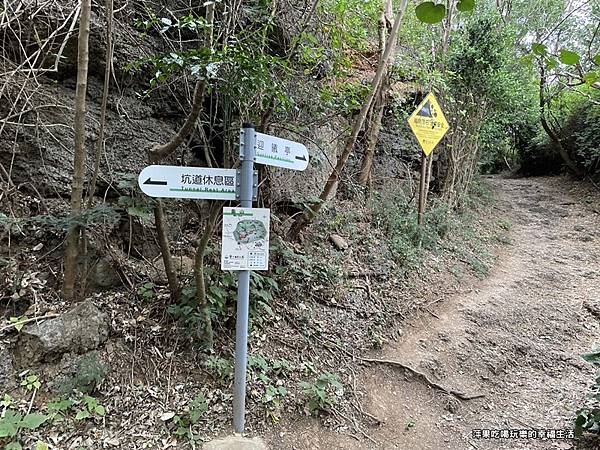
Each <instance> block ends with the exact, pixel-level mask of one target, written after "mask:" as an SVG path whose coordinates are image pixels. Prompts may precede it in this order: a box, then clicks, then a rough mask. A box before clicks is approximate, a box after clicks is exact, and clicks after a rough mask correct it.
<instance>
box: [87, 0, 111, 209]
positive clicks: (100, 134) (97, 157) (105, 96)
mask: <svg viewBox="0 0 600 450" xmlns="http://www.w3.org/2000/svg"><path fill="white" fill-rule="evenodd" d="M105 8H106V55H105V58H104V64H105V68H104V87H103V92H102V104H101V106H100V130H99V132H98V142H97V143H96V154H95V158H94V174H93V176H92V181H91V183H90V187H89V189H88V195H87V207H88V208H90V207H91V205H92V198H93V196H94V193H95V191H96V183H97V182H98V172H99V171H100V159H101V158H102V153H103V150H104V128H105V126H106V107H107V105H108V91H109V89H110V76H111V66H112V58H113V43H112V35H113V25H112V24H113V0H106V3H105Z"/></svg>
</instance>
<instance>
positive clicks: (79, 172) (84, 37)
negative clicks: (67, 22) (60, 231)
mask: <svg viewBox="0 0 600 450" xmlns="http://www.w3.org/2000/svg"><path fill="white" fill-rule="evenodd" d="M91 9H92V2H91V0H82V3H81V16H80V19H79V38H78V44H77V86H76V89H75V119H74V126H73V129H74V132H75V138H74V147H75V148H74V156H73V182H72V185H71V218H72V219H73V223H72V225H71V226H70V228H69V231H68V234H67V241H66V242H67V248H66V252H65V272H64V281H63V296H64V298H65V299H67V300H72V299H73V298H74V297H75V282H76V280H77V256H78V252H79V236H80V233H81V226H80V225H79V224H78V223H77V221H76V220H75V219H76V217H77V216H78V215H80V214H81V206H82V200H83V179H84V175H85V113H86V102H85V96H86V92H87V78H88V61H89V37H90V15H91Z"/></svg>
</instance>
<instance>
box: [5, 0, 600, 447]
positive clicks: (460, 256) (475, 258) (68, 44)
mask: <svg viewBox="0 0 600 450" xmlns="http://www.w3.org/2000/svg"><path fill="white" fill-rule="evenodd" d="M0 19H1V20H0V28H1V30H2V45H1V58H0V97H1V99H2V102H0V305H1V307H2V317H3V319H2V320H3V324H2V326H0V333H1V334H0V350H1V351H2V353H3V355H5V356H3V358H4V359H3V360H2V361H0V388H1V391H0V393H3V394H4V398H3V400H2V402H1V405H2V412H1V415H0V443H1V444H2V445H4V448H5V449H7V450H16V449H20V448H35V449H36V450H41V449H45V448H51V449H55V448H56V449H63V448H64V449H67V448H69V449H71V448H73V449H75V448H77V449H79V448H90V449H91V448H100V447H99V445H98V443H100V442H101V443H102V445H103V446H104V447H103V448H108V447H110V446H112V447H115V448H127V449H129V448H131V449H133V448H159V447H160V448H168V447H169V445H172V446H173V447H175V446H176V445H185V446H189V447H190V448H197V447H196V446H197V445H199V444H200V442H202V441H206V440H208V439H210V438H212V437H214V436H215V435H218V434H223V433H224V432H225V431H229V430H230V420H231V414H232V411H231V408H232V406H231V403H232V402H231V400H232V397H231V388H232V384H233V378H234V373H233V366H234V361H233V354H234V347H235V346H234V336H235V322H236V298H237V297H236V295H237V286H238V277H237V275H236V273H235V272H229V271H222V270H221V269H220V257H221V218H222V212H223V207H227V206H235V205H237V202H233V201H227V202H225V201H218V200H186V199H160V198H151V197H149V196H147V195H145V194H144V193H142V191H141V190H140V187H139V186H138V175H139V173H140V172H141V170H142V169H143V168H144V167H146V166H148V165H151V164H157V165H158V164H162V165H171V166H187V167H210V168H238V167H239V165H240V162H239V149H240V128H241V127H242V124H243V123H252V124H254V125H255V126H256V130H257V131H259V132H262V133H266V134H270V135H274V136H280V137H282V138H285V139H290V140H293V141H297V142H300V143H303V144H304V145H305V146H306V147H307V148H308V152H309V155H310V163H309V166H308V168H307V169H306V170H305V171H303V172H295V171H291V170H285V169H280V168H276V167H270V166H258V165H257V166H256V169H257V170H258V172H259V174H258V180H259V182H258V198H257V200H256V202H255V206H257V207H260V208H270V214H271V230H270V231H271V239H270V263H269V267H270V268H269V270H268V271H256V272H253V273H252V276H251V286H250V297H251V299H250V336H249V360H248V395H247V397H248V400H247V403H248V404H247V409H248V424H247V429H248V430H249V431H251V432H254V431H255V432H262V431H264V430H266V429H268V428H269V427H271V426H273V425H275V424H278V423H279V422H280V421H281V420H283V419H284V418H285V417H287V418H288V419H289V418H290V417H296V416H297V415H308V416H314V417H320V418H321V419H322V423H323V424H324V425H326V426H328V427H330V428H333V429H335V430H337V431H341V432H347V431H348V430H349V429H353V430H354V432H357V433H358V431H357V430H358V429H359V428H360V427H359V425H357V423H359V422H360V423H364V422H369V421H370V420H372V419H369V416H368V414H365V411H363V410H362V408H361V406H360V403H359V402H358V400H357V399H356V393H355V388H353V387H352V386H353V383H355V382H356V377H355V373H354V371H355V368H356V367H355V366H356V361H357V358H360V355H362V354H364V352H366V351H369V350H373V349H380V348H382V347H383V346H384V345H385V343H386V342H388V341H390V340H393V339H397V338H399V337H400V336H401V335H402V328H403V327H404V323H405V321H407V320H408V319H409V318H413V317H416V316H419V315H420V314H423V313H428V314H434V313H432V312H431V310H430V307H431V306H432V305H433V304H435V303H437V300H436V301H432V298H434V297H435V296H436V295H439V294H438V293H439V292H444V293H445V294H449V293H450V292H451V291H452V292H458V291H460V290H461V289H463V287H464V286H465V285H469V283H473V282H474V281H475V280H477V279H482V278H484V277H485V276H486V275H487V274H488V272H489V271H490V269H491V267H492V266H493V264H494V262H495V259H496V254H497V252H498V251H499V250H498V249H499V248H500V247H502V246H504V245H508V244H510V236H509V231H510V230H511V228H512V225H513V224H512V223H511V221H510V220H509V219H507V218H506V217H504V216H502V215H501V213H500V212H499V209H498V208H497V207H496V206H495V205H496V203H495V199H494V195H493V193H492V192H491V191H490V189H489V188H488V186H487V184H486V182H485V178H484V176H488V175H490V174H499V173H506V174H510V176H539V175H566V176H568V177H569V178H570V179H573V180H576V181H577V182H581V183H591V184H592V185H597V183H599V182H600V52H599V48H600V45H599V43H600V3H598V1H596V0H593V1H563V0H533V1H526V0H494V1H492V0H447V1H446V0H438V1H436V2H429V1H420V0H419V1H412V0H411V1H407V0H397V1H392V0H235V1H221V0H214V1H213V0H209V1H206V2H197V3H194V2H184V1H180V0H169V1H166V0H156V1H146V0H132V1H122V0H105V2H92V1H91V0H81V1H66V0H41V1H37V2H28V1H25V2H23V1H16V0H9V1H5V2H4V4H3V6H1V7H0ZM430 92H431V93H434V94H435V96H436V98H437V100H438V101H439V103H440V105H441V108H442V110H443V113H444V115H445V117H446V119H447V121H448V123H449V125H450V128H449V131H448V133H447V134H446V135H445V137H444V139H443V140H442V141H441V143H440V144H439V145H438V146H437V147H436V148H435V150H434V152H433V154H432V155H431V156H430V157H428V158H425V157H423V155H422V152H421V148H420V146H419V144H418V142H417V139H416V138H415V136H414V135H413V134H412V132H411V130H410V128H409V126H408V123H407V120H408V118H409V117H410V116H411V114H412V113H413V111H414V110H415V108H416V107H417V105H419V104H420V103H421V102H422V100H423V99H424V98H425V96H426V95H427V94H429V93H430ZM421 177H422V181H421V180H420V178H421ZM420 204H422V205H425V204H426V207H425V208H424V213H423V214H424V215H420V214H419V205H420ZM355 400H356V401H355ZM594 411H597V409H594V406H590V408H588V409H586V410H585V411H584V412H583V413H582V414H581V415H585V414H587V415H586V416H585V419H579V420H580V422H579V428H578V432H579V433H581V432H583V430H588V431H592V432H597V430H598V426H597V423H598V419H597V416H594ZM584 413H585V414H584ZM581 420H583V422H581ZM357 421H358V422H357ZM133 429H135V430H136V433H137V434H136V433H131V435H130V433H126V432H125V431H124V430H129V431H131V430H133Z"/></svg>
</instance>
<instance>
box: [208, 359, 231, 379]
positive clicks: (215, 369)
mask: <svg viewBox="0 0 600 450" xmlns="http://www.w3.org/2000/svg"><path fill="white" fill-rule="evenodd" d="M204 365H205V366H206V368H207V369H209V371H210V372H212V373H213V374H214V375H215V376H216V378H217V379H218V380H220V381H221V382H225V381H227V382H229V381H230V380H231V379H232V378H233V373H234V372H233V361H231V360H230V359H226V358H222V357H220V356H217V355H210V356H208V358H207V359H206V361H205V362H204Z"/></svg>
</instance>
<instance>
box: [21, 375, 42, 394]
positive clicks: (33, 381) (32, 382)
mask: <svg viewBox="0 0 600 450" xmlns="http://www.w3.org/2000/svg"><path fill="white" fill-rule="evenodd" d="M21 386H23V387H25V389H27V390H28V391H33V390H34V389H35V390H38V389H39V388H40V387H42V383H41V382H40V379H39V377H38V376H37V375H27V376H26V377H25V378H23V379H22V380H21Z"/></svg>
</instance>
